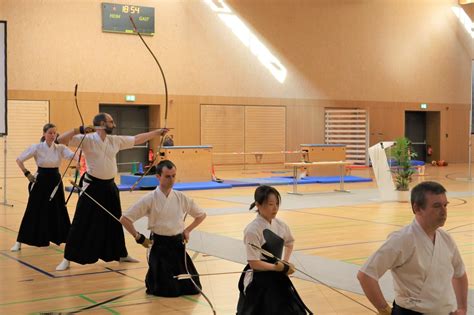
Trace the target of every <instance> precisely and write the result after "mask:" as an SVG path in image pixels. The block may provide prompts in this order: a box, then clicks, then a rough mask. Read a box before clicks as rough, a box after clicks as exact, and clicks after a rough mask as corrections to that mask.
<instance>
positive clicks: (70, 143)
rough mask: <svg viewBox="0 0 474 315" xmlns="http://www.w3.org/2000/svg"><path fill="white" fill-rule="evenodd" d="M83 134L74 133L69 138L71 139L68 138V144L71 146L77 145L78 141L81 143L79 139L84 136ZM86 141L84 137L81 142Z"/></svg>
mask: <svg viewBox="0 0 474 315" xmlns="http://www.w3.org/2000/svg"><path fill="white" fill-rule="evenodd" d="M84 136H85V135H75V136H73V137H72V138H71V140H69V143H68V145H69V146H71V147H78V146H79V143H81V140H82V138H84ZM85 141H86V139H84V141H83V143H84V142H85Z"/></svg>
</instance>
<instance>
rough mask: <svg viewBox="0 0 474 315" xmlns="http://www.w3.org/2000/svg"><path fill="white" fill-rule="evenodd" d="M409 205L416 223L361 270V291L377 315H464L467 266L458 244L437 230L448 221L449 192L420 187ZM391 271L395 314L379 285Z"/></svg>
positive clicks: (431, 185) (425, 184)
mask: <svg viewBox="0 0 474 315" xmlns="http://www.w3.org/2000/svg"><path fill="white" fill-rule="evenodd" d="M411 205H412V211H413V213H414V214H415V218H414V220H413V222H412V223H411V224H409V225H407V226H405V227H404V228H403V229H401V230H399V231H396V232H394V233H392V234H391V235H390V236H389V237H388V239H387V241H385V243H384V244H383V245H382V246H381V247H380V248H379V249H378V250H377V251H376V252H375V253H374V254H373V255H372V256H371V257H370V258H369V259H368V260H367V262H366V263H365V264H364V266H363V267H362V268H361V269H360V271H359V273H358V275H357V278H358V279H359V282H360V284H361V286H362V289H363V290H364V293H365V295H366V296H367V298H368V299H369V301H370V302H371V303H372V304H373V305H374V306H375V307H376V308H377V310H378V311H379V314H384V315H386V314H394V315H405V314H407V315H408V314H409V315H416V314H426V315H447V314H451V315H464V314H466V312H467V289H468V281H467V275H466V271H465V268H464V263H463V261H462V259H461V256H460V254H459V251H458V248H457V246H456V244H455V243H454V240H453V239H452V238H451V236H450V235H449V234H448V233H446V232H445V231H444V230H442V229H439V227H442V226H443V225H444V223H445V222H446V218H447V205H448V200H447V198H446V189H445V188H444V187H443V186H442V185H440V184H439V183H436V182H422V183H420V184H418V185H417V186H415V187H414V188H413V189H412V191H411ZM389 269H390V270H391V272H392V276H393V281H394V287H395V301H394V302H393V310H392V308H391V307H390V306H389V305H388V304H387V302H386V300H385V298H384V296H383V294H382V291H381V289H380V286H379V283H378V279H379V278H380V277H382V275H383V274H384V273H385V272H386V271H387V270H389ZM453 293H454V294H453ZM454 296H455V298H454Z"/></svg>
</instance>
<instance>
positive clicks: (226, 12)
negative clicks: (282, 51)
mask: <svg viewBox="0 0 474 315" xmlns="http://www.w3.org/2000/svg"><path fill="white" fill-rule="evenodd" d="M204 2H205V3H206V4H207V5H209V7H210V8H211V9H212V10H213V11H214V12H216V13H217V14H218V16H219V18H220V19H221V20H222V21H223V22H224V24H225V25H226V26H227V27H229V28H230V29H231V30H232V32H233V33H234V35H235V36H237V38H238V39H240V41H241V42H242V43H243V44H244V45H245V46H246V47H248V48H249V49H250V51H251V52H252V54H253V55H255V56H256V57H257V58H258V60H259V61H260V62H261V63H262V65H263V66H265V68H267V69H268V70H269V71H270V73H271V74H272V75H273V77H274V78H275V79H277V80H278V82H280V83H283V82H284V81H285V79H286V75H287V70H286V68H285V66H283V65H282V64H281V62H280V61H279V60H278V58H277V57H275V56H274V55H273V54H272V52H271V51H270V50H269V49H268V48H267V47H266V46H265V45H264V44H263V43H262V42H261V41H260V40H259V39H258V38H257V36H255V34H253V33H252V31H251V30H250V29H249V28H248V27H247V26H246V25H245V23H244V22H243V21H242V20H241V19H240V18H239V17H238V16H237V15H235V14H233V13H232V10H231V9H230V8H229V7H228V6H227V4H226V3H225V2H224V0H204Z"/></svg>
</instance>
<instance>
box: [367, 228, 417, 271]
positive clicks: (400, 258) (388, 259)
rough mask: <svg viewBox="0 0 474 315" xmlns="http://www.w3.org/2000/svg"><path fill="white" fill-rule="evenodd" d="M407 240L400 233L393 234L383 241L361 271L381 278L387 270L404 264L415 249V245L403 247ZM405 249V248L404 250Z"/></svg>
mask: <svg viewBox="0 0 474 315" xmlns="http://www.w3.org/2000/svg"><path fill="white" fill-rule="evenodd" d="M404 242H407V238H402V237H400V236H399V235H392V236H390V237H389V239H387V240H386V241H385V243H383V245H382V246H381V247H380V248H379V249H378V250H377V251H376V252H375V253H373V254H372V256H370V257H369V259H368V260H367V261H366V262H365V264H364V265H363V266H362V268H360V271H361V272H363V273H365V274H366V275H368V276H370V277H371V278H373V279H375V280H378V279H380V278H381V277H382V276H383V275H384V274H385V272H387V270H389V269H392V268H396V267H397V266H400V265H402V264H403V263H404V262H405V261H406V260H407V259H408V257H410V255H411V251H412V250H414V248H415V247H414V245H413V244H414V242H411V244H410V245H413V246H411V247H409V248H408V250H407V248H403V247H402V246H403V243H404ZM402 249H403V250H402Z"/></svg>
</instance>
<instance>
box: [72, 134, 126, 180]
mask: <svg viewBox="0 0 474 315" xmlns="http://www.w3.org/2000/svg"><path fill="white" fill-rule="evenodd" d="M83 137H84V135H75V136H74V137H72V139H71V140H70V141H69V145H70V146H73V147H77V146H78V145H79V143H81V140H82V138H83ZM134 144H135V137H134V136H116V135H107V136H106V137H105V140H104V141H102V139H101V138H100V136H99V134H98V133H97V132H94V133H90V134H87V135H86V136H85V139H84V141H83V142H82V145H81V148H82V151H83V152H84V155H85V156H86V164H87V173H88V174H90V175H92V176H94V177H96V178H99V179H111V178H114V177H115V175H117V159H116V155H117V153H118V152H119V151H120V150H126V149H131V148H133V146H134Z"/></svg>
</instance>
